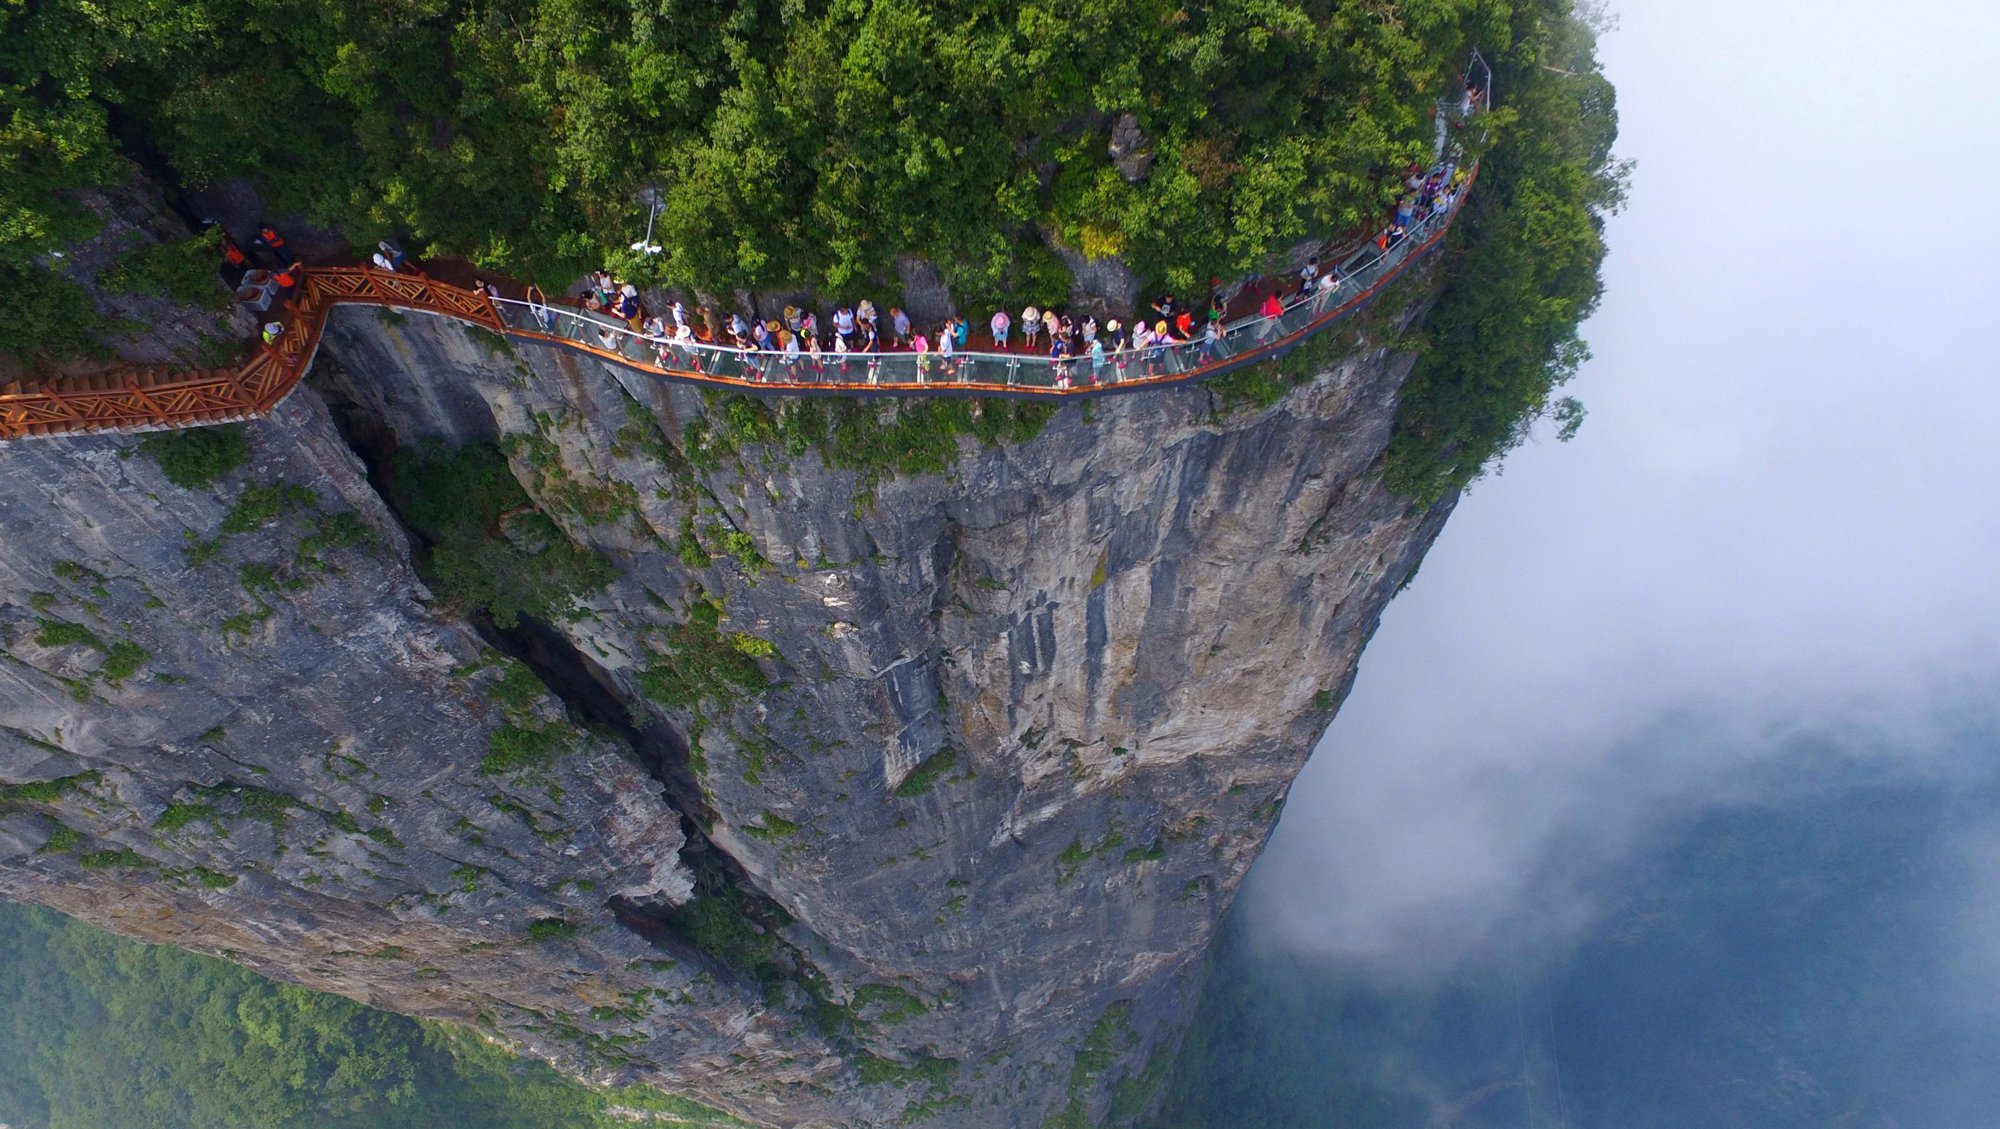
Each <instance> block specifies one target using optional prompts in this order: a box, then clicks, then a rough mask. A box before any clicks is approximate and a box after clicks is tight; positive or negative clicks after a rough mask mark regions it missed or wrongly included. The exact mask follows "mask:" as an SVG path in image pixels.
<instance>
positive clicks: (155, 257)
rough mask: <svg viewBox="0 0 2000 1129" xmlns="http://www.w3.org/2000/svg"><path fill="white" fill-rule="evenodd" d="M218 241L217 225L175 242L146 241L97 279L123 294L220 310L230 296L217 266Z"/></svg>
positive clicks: (219, 243)
mask: <svg viewBox="0 0 2000 1129" xmlns="http://www.w3.org/2000/svg"><path fill="white" fill-rule="evenodd" d="M221 243H222V230H221V229H220V228H209V229H208V230H207V231H205V232H203V233H202V234H200V235H196V236H194V237H193V238H190V239H183V240H180V241H179V242H175V243H154V242H151V241H148V242H145V243H142V244H140V245H139V246H137V247H134V248H132V249H131V250H129V251H127V252H125V253H124V254H123V255H121V256H119V258H118V262H117V263H116V264H114V265H113V266H112V268H111V269H110V270H109V271H106V272H105V273H104V274H101V275H99V276H98V281H99V282H100V283H102V284H103V285H105V286H108V287H110V288H111V289H113V290H117V291H121V292H123V293H126V294H137V295H140V296H142V297H148V298H168V299H172V300H173V301H176V302H180V303H183V304H185V305H189V306H203V307H206V308H208V309H210V310H220V309H222V308H224V307H226V306H227V305H229V297H230V295H229V291H227V290H225V289H223V286H222V278H221V274H220V272H219V270H218V269H217V268H218V266H219V265H220V262H221V259H220V257H219V255H218V250H217V249H218V248H219V247H220V246H221Z"/></svg>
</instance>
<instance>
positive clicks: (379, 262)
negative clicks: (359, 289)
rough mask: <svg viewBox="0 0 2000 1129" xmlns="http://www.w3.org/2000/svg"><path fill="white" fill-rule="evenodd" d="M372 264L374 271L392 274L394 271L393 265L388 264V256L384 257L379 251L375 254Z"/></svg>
mask: <svg viewBox="0 0 2000 1129" xmlns="http://www.w3.org/2000/svg"><path fill="white" fill-rule="evenodd" d="M374 263H375V269H376V270H385V271H389V272H391V273H394V271H395V269H396V268H395V267H394V266H393V265H391V264H390V262H389V256H387V255H384V254H383V253H382V252H380V251H377V252H375V258H374Z"/></svg>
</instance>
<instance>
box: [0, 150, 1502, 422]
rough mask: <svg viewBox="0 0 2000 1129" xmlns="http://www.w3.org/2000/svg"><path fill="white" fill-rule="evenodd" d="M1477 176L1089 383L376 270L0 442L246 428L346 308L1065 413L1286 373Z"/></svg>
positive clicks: (803, 390) (1129, 356)
mask: <svg viewBox="0 0 2000 1129" xmlns="http://www.w3.org/2000/svg"><path fill="white" fill-rule="evenodd" d="M1477 175H1478V170H1477V168H1476V167H1475V168H1474V169H1472V170H1471V175H1470V176H1469V177H1468V178H1467V179H1466V181H1465V183H1464V184H1463V185H1462V186H1460V188H1459V190H1458V192H1457V194H1456V196H1455V197H1454V198H1453V202H1452V206H1451V208H1450V209H1449V210H1445V211H1439V212H1437V213H1434V214H1433V215H1431V216H1429V217H1428V218H1426V219H1424V220H1422V221H1419V222H1418V223H1416V224H1415V225H1414V226H1413V227H1411V229H1410V230H1409V233H1408V235H1407V236H1406V237H1405V238H1404V239H1403V240H1401V241H1400V242H1399V243H1397V244H1395V245H1394V246H1392V247H1390V248H1389V249H1387V250H1386V251H1382V250H1378V249H1377V248H1376V247H1375V246H1374V245H1372V244H1371V245H1368V246H1366V247H1364V248H1363V249H1362V250H1360V251H1356V252H1354V253H1353V254H1352V255H1350V256H1348V257H1347V258H1346V259H1344V260H1341V261H1340V263H1339V266H1338V269H1339V278H1340V279H1341V281H1340V285H1339V286H1338V287H1337V288H1334V289H1332V290H1330V291H1323V292H1320V293H1318V294H1315V295H1313V296H1299V297H1295V298H1294V299H1293V300H1292V301H1291V303H1290V304H1289V305H1288V306H1287V307H1286V309H1285V312H1284V314H1283V315H1282V316H1279V317H1275V318H1267V317H1255V316H1253V317H1248V318H1242V319H1238V320H1235V321H1232V322H1230V323H1228V324H1227V326H1226V327H1225V330H1224V332H1223V333H1222V335H1221V339H1220V340H1219V341H1218V342H1215V343H1213V344H1210V343H1205V342H1203V341H1202V340H1200V339H1199V338H1197V339H1196V340H1193V341H1187V342H1179V343H1174V344H1169V345H1161V346H1154V347H1152V348H1150V349H1146V350H1143V351H1138V350H1126V351H1124V352H1119V353H1113V354H1109V355H1107V356H1106V357H1105V358H1104V360H1103V363H1102V365H1101V366H1098V367H1093V365H1092V361H1091V358H1089V357H1071V358H1066V359H1064V360H1062V361H1060V362H1058V361H1052V360H1050V359H1049V358H1048V357H1046V356H1037V355H1034V354H1027V353H982V352H968V353H959V354H957V355H956V356H954V357H949V358H947V357H945V356H943V355H941V354H939V353H937V352H932V353H929V354H917V353H911V352H906V351H898V352H891V353H848V354H835V353H827V354H826V355H825V356H824V357H823V358H820V359H819V360H817V361H816V360H815V359H814V358H812V357H808V356H804V355H799V356H795V357H787V356H785V355H782V354H778V353H773V352H757V351H754V350H740V349H735V348H731V347H727V346H719V345H708V344H702V343H698V342H675V341H669V340H666V339H664V338H661V337H649V336H647V335H645V334H642V333H637V332H634V331H633V330H631V329H629V328H627V327H626V325H625V324H624V323H623V322H619V321H614V320H611V319H608V318H605V317H602V316H600V315H596V314H592V313H589V312H586V311H584V310H580V309H573V308H570V307H566V306H553V305H543V304H539V303H533V304H531V303H528V302H523V301H518V300H514V299H506V298H501V299H493V298H488V297H486V296H484V295H481V294H479V293H476V292H474V291H472V290H469V289H464V288H461V287H458V286H453V285H450V284H447V283H443V282H438V281H435V280H432V279H428V278H425V277H422V276H420V275H412V274H398V273H393V272H389V271H383V270H378V269H376V268H373V267H315V268H311V269H309V270H307V271H306V272H305V277H304V279H303V280H302V281H301V282H300V284H299V286H298V289H297V291H296V292H295V293H294V295H293V297H292V300H291V304H290V306H289V308H288V309H287V311H286V313H285V315H284V318H285V332H284V334H283V335H282V336H281V337H280V338H279V339H278V341H277V343H276V344H275V345H270V346H263V347H261V348H260V349H259V350H258V351H257V353H256V354H255V355H254V356H252V357H251V358H250V360H249V361H248V362H246V363H245V364H244V365H243V366H242V367H240V368H236V369H210V370H201V371H182V372H172V371H168V370H166V369H165V368H163V367H161V366H144V367H135V368H130V369H124V370H119V371H116V372H112V373H105V374H99V375H96V376H88V377H72V378H64V379H58V380H52V381H47V382H16V383H12V384H5V385H0V441H5V440H10V439H21V438H29V437H35V436H44V435H71V434H77V433H82V432H95V431H152V430H160V429H166V428H183V427H199V426H204V425H208V424H215V423H223V422H227V421H230V420H240V419H249V418H253V417H256V416H260V415H263V414H264V413H266V412H269V411H271V410H272V409H273V408H275V407H277V406H278V404H279V403H281V402H282V401H283V400H284V399H285V397H286V396H288V395H289V394H290V393H291V391H292V389H293V388H295V387H297V386H298V383H299V381H300V380H301V379H302V378H303V377H304V376H305V373H306V371H307V370H308V369H309V368H311V366H312V361H313V356H314V354H315V353H316V352H317V350H318V348H319V341H320V335H321V333H322V332H323V331H324V330H325V328H326V319H327V315H328V314H330V313H331V312H332V311H333V310H334V308H336V307H338V306H341V305H370V306H388V307H392V308H395V309H402V310H414V311H417V312H421V313H429V314H438V315H442V316H444V317H449V318H455V319H457V320H459V321H462V322H466V323H469V324H471V325H476V326H479V327H482V328H485V329H488V330H492V331H493V332H495V333H500V334H504V335H505V336H507V337H509V338H513V339H516V340H520V341H526V342H531V343H535V344H543V345H552V346H559V347H562V348H566V349H572V350H575V351H578V352H582V353H588V354H591V355H594V356H597V357H599V358H601V359H603V360H607V361H611V362H614V363H617V364H621V365H624V366H626V367H628V368H632V369H637V370H639V371H641V372H644V373H646V374H648V375H650V376H654V377H657V378H660V379H664V380H674V381H682V382H686V383H691V384H698V385H704V386H708V387H716V388H729V389H736V390H739V391H744V392H753V393H759V394H783V395H798V394H821V395H828V394H838V395H850V396H911V395H929V396H936V395H961V396H966V395H970V396H1010V397H1023V398H1033V399H1048V400H1067V399H1078V398H1084V397H1090V396H1101V395H1107V394H1112V393H1120V392H1132V391H1138V390H1140V389H1144V388H1156V387H1161V386H1163V385H1170V384H1183V383H1187V382H1190V381H1196V380H1202V379H1205V378H1207V377H1210V376H1215V375H1218V374H1220V373H1223V372H1227V371H1229V370H1231V369H1235V368H1240V367H1242V366H1244V365H1247V364H1252V363H1255V362H1258V361H1264V360H1271V359H1274V358H1277V357H1281V356H1283V355H1285V354H1286V353H1289V352H1290V351H1291V350H1292V349H1294V348H1296V347H1297V346H1298V345H1299V343H1300V342H1302V341H1304V340H1305V339H1306V338H1308V337H1311V336H1313V335H1315V334H1318V333H1321V332H1323V331H1325V330H1326V329H1328V328H1330V327H1331V326H1332V325H1334V324H1335V323H1336V322H1339V321H1340V320H1341V319H1343V318H1345V317H1346V316H1347V315H1349V314H1351V313H1353V312H1354V311H1356V310H1358V309H1360V308H1361V307H1362V306H1363V305H1365V304H1366V303H1367V302H1368V301H1369V299H1371V298H1373V297H1374V296H1375V295H1376V294H1378V293H1379V292H1380V291H1381V290H1382V288H1383V287H1385V286H1387V285H1388V284H1389V283H1390V282H1392V281H1394V280H1395V279H1396V278H1397V277H1398V276H1399V275H1401V274H1402V273H1403V272H1404V271H1405V270H1406V269H1408V268H1409V266H1410V265H1411V264H1412V263H1414V262H1416V261H1417V260H1418V259H1420V258H1422V257H1423V256H1424V255H1426V254H1428V253H1429V252H1430V251H1431V250H1432V249H1434V248H1435V247H1436V246H1437V245H1438V244H1439V243H1440V242H1442V240H1443V239H1444V236H1445V233H1446V231H1447V230H1448V229H1449V227H1450V224H1451V221H1452V219H1453V218H1455V216H1456V214H1457V210H1458V208H1460V207H1462V206H1463V204H1464V201H1465V198H1466V195H1467V194H1468V193H1469V192H1470V191H1471V189H1472V186H1473V182H1474V181H1475V180H1476V179H1477Z"/></svg>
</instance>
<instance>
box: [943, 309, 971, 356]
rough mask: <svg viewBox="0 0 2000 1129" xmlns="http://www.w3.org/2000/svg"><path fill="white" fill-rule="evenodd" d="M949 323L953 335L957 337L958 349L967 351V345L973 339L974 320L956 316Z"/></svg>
mask: <svg viewBox="0 0 2000 1129" xmlns="http://www.w3.org/2000/svg"><path fill="white" fill-rule="evenodd" d="M949 324H950V325H951V333H952V336H953V337H954V338H956V339H957V341H956V344H957V345H958V351H959V352H961V353H963V352H965V347H966V345H967V344H968V343H970V342H971V340H972V322H971V321H969V320H967V319H965V318H961V317H954V318H952V319H951V322H950V323H949Z"/></svg>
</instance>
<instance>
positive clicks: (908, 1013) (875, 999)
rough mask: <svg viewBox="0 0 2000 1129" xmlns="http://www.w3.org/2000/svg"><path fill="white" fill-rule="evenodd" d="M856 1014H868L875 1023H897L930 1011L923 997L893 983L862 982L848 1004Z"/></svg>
mask: <svg viewBox="0 0 2000 1129" xmlns="http://www.w3.org/2000/svg"><path fill="white" fill-rule="evenodd" d="M849 1006H850V1007H851V1008H852V1009H853V1011H854V1013H855V1014H856V1015H869V1013H871V1012H872V1015H870V1018H871V1019H872V1020H873V1021H874V1022H876V1023H886V1024H891V1025H893V1024H897V1023H901V1022H903V1021H904V1020H908V1019H915V1018H916V1017H917V1016H919V1015H923V1014H925V1013H926V1012H928V1011H930V1008H928V1007H926V1006H924V1001H923V997H921V996H919V995H917V994H916V993H915V992H912V991H910V990H909V989H907V988H902V987H899V986H897V985H895V984H863V985H861V986H860V987H859V988H856V989H855V990H854V1001H853V1003H852V1004H851V1005H849ZM878 1009H879V1010H878Z"/></svg>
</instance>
